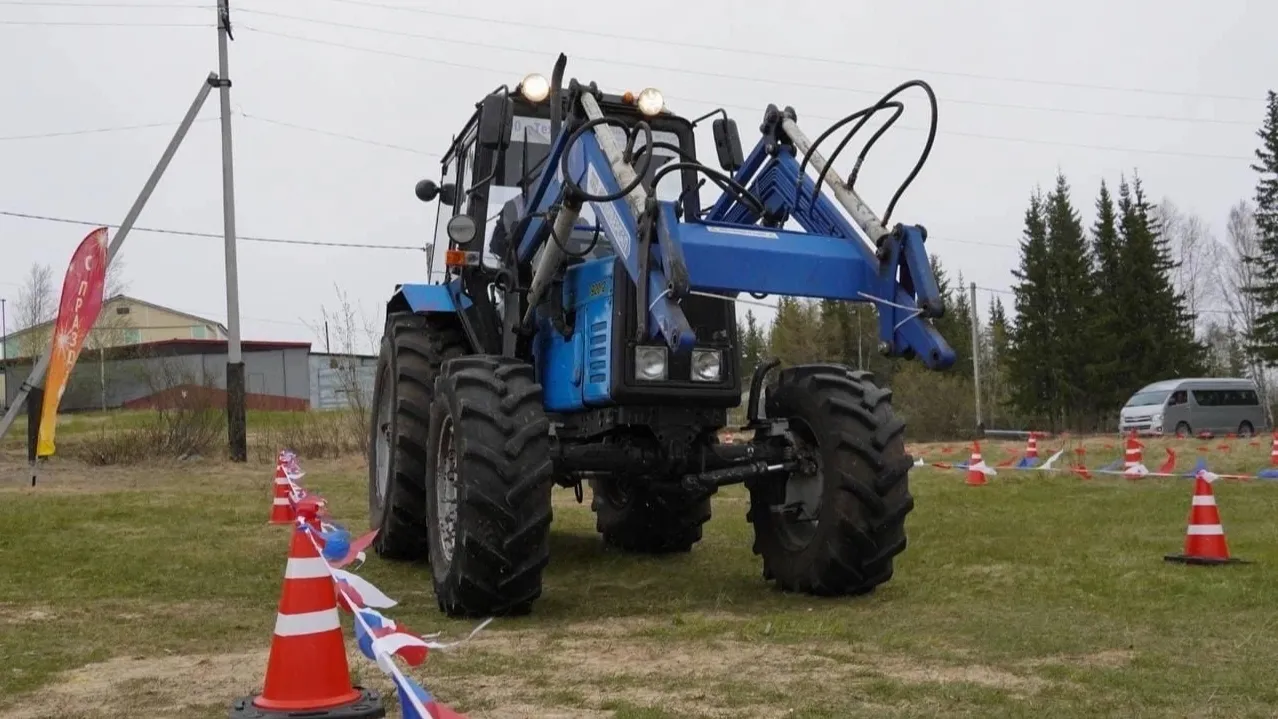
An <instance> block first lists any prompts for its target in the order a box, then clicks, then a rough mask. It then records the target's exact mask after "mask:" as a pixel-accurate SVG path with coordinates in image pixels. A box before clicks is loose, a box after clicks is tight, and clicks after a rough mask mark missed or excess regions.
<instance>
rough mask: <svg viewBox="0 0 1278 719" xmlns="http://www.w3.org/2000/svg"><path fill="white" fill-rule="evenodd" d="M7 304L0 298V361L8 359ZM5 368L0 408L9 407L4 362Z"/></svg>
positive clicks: (6, 367) (6, 372)
mask: <svg viewBox="0 0 1278 719" xmlns="http://www.w3.org/2000/svg"><path fill="white" fill-rule="evenodd" d="M5 302H8V300H6V299H5V298H3V297H0V361H4V360H8V359H9V320H8V319H7V318H6V317H5V313H4V303H5ZM5 365H6V366H5V367H4V370H3V371H0V374H3V375H4V394H3V395H0V408H4V407H8V406H9V367H8V362H5Z"/></svg>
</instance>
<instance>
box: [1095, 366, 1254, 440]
mask: <svg viewBox="0 0 1278 719" xmlns="http://www.w3.org/2000/svg"><path fill="white" fill-rule="evenodd" d="M1268 415H1269V413H1268V412H1266V411H1265V407H1264V406H1263V405H1262V404H1261V402H1260V392H1259V391H1257V388H1256V383H1255V382H1253V381H1252V380H1249V379H1235V378H1225V377H1204V378H1194V379H1173V380H1166V381H1163V382H1155V383H1153V384H1151V385H1146V386H1145V387H1142V388H1141V389H1140V391H1138V392H1137V393H1136V394H1134V395H1132V397H1131V399H1129V400H1127V404H1125V405H1123V409H1122V411H1121V412H1120V413H1119V420H1118V430H1119V432H1121V433H1123V434H1127V433H1129V432H1131V431H1132V430H1136V432H1137V434H1152V435H1161V434H1176V435H1180V436H1190V435H1195V434H1198V433H1199V432H1203V431H1208V432H1211V433H1212V434H1217V435H1219V434H1229V433H1231V432H1234V433H1237V434H1238V436H1240V437H1250V436H1252V435H1254V434H1256V433H1257V432H1259V431H1264V432H1268V431H1270V426H1269V421H1268Z"/></svg>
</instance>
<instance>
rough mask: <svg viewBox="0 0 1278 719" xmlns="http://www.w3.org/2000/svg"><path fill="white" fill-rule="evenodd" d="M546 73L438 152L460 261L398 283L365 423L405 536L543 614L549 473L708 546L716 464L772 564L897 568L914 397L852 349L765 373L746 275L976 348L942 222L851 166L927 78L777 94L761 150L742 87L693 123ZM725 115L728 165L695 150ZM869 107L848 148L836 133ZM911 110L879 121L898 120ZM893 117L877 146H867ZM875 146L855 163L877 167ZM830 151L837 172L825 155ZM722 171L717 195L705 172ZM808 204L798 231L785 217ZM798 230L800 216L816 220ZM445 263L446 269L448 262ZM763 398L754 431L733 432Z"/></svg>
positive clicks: (871, 573)
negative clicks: (802, 106)
mask: <svg viewBox="0 0 1278 719" xmlns="http://www.w3.org/2000/svg"><path fill="white" fill-rule="evenodd" d="M565 64H566V58H565V57H564V56H563V55H561V56H560V57H559V59H558V62H557V63H556V65H555V68H554V72H553V73H552V76H551V77H550V78H549V79H547V78H546V77H544V76H542V75H536V74H534V75H529V76H528V77H526V78H525V79H524V80H523V81H522V82H521V83H520V84H519V85H518V86H517V87H515V88H514V89H513V90H512V89H510V88H508V87H507V86H504V85H503V86H502V87H499V88H498V89H497V90H495V91H493V92H492V93H491V94H489V95H488V96H486V97H484V98H483V99H482V100H481V101H480V102H479V103H478V104H477V105H476V110H475V113H474V115H473V116H472V117H471V119H470V121H469V122H467V123H466V125H465V127H464V128H463V129H462V131H461V133H460V134H459V135H458V136H457V137H456V139H455V140H454V141H453V143H452V145H451V146H450V147H449V149H448V152H447V153H446V154H445V156H444V158H443V161H442V179H441V181H440V182H439V183H436V182H434V181H431V180H423V181H421V182H420V183H418V185H417V188H416V194H417V197H418V198H419V199H421V200H422V201H426V202H429V201H434V200H438V201H439V202H441V203H442V204H443V205H444V206H445V207H441V211H440V213H439V220H438V223H437V225H438V226H437V231H436V242H435V250H437V252H436V255H438V254H442V255H443V257H444V266H443V268H442V269H434V270H433V271H430V275H431V281H428V282H427V283H425V284H403V285H400V286H399V287H398V288H397V289H396V291H395V293H394V295H393V296H392V297H391V299H390V301H389V302H388V303H387V307H386V323H385V332H384V336H383V338H382V344H381V355H380V359H379V362H378V369H377V379H376V383H375V388H374V401H373V405H374V412H373V419H372V421H371V426H370V458H369V459H370V461H369V490H368V496H369V512H370V515H371V517H370V519H371V524H372V526H373V527H376V528H378V529H379V530H380V532H379V534H378V536H377V539H376V544H375V549H376V551H377V552H378V553H379V554H380V555H381V556H383V557H387V558H393V559H403V560H411V559H420V558H428V559H429V563H430V567H431V572H432V574H433V582H434V589H435V595H436V597H437V599H438V603H439V607H440V609H441V610H442V611H443V612H445V613H447V614H448V615H450V616H477V615H480V616H490V615H512V614H524V613H527V612H529V611H530V610H531V608H532V606H533V604H534V603H535V601H536V600H537V599H538V598H539V597H540V596H541V594H542V573H543V571H544V569H545V567H546V566H547V563H548V562H549V559H550V548H549V532H550V525H551V514H552V509H551V492H552V489H553V486H554V485H556V484H557V485H559V486H562V487H566V488H571V489H573V490H574V491H575V494H576V499H577V501H579V502H580V501H582V500H583V496H584V490H583V483H588V484H589V485H590V490H591V495H592V508H593V510H594V512H595V514H596V521H597V528H598V531H599V533H600V534H601V535H602V538H603V541H604V542H605V543H606V544H607V545H609V546H612V547H615V548H618V549H621V550H626V551H632V552H644V553H670V552H686V551H689V550H690V549H691V548H692V546H693V545H694V544H696V542H697V541H699V540H700V539H701V536H702V526H703V525H704V524H705V522H706V521H707V520H708V519H709V518H710V511H711V503H710V498H711V495H713V494H714V493H715V492H716V491H717V490H718V489H719V488H720V487H724V486H727V485H731V484H738V483H744V484H745V486H746V488H747V489H748V491H749V500H750V509H749V511H748V513H747V515H746V518H747V520H748V521H749V522H750V523H751V524H752V525H753V528H754V552H755V554H757V555H760V556H761V559H762V567H763V577H764V578H765V580H771V581H774V582H775V583H776V584H777V585H778V586H780V587H781V588H782V589H785V590H789V591H797V592H807V593H810V594H816V595H857V594H864V593H867V592H870V591H873V590H874V588H875V587H877V586H878V585H879V584H882V583H883V582H885V581H887V580H888V579H889V578H891V576H892V571H893V560H894V558H895V557H896V555H897V554H899V553H900V552H901V551H902V550H903V549H904V548H905V544H906V537H905V526H904V523H905V517H906V515H907V514H908V513H909V512H910V511H911V509H912V508H913V504H914V500H913V498H912V497H911V495H910V491H909V486H908V475H909V472H910V468H911V466H912V465H913V460H912V458H911V457H910V456H909V455H908V454H907V453H906V451H905V445H904V439H903V433H904V429H905V427H904V423H903V422H902V421H901V420H900V419H899V418H897V417H896V416H895V415H894V414H893V411H892V404H891V401H892V393H891V391H890V390H888V389H886V388H884V387H881V386H879V385H877V384H876V383H875V380H874V378H873V377H872V376H871V375H870V374H869V373H868V372H862V371H855V370H853V369H850V368H848V367H846V366H843V365H839V364H812V365H801V366H792V367H786V368H784V369H780V370H779V371H777V372H776V373H775V374H774V375H773V379H771V380H770V381H769V380H768V375H769V374H770V373H772V371H773V370H775V369H776V368H777V366H778V365H779V362H777V361H776V360H770V361H767V362H764V363H763V364H762V365H761V366H760V367H758V368H757V369H756V370H755V371H754V373H753V375H752V376H751V377H743V376H742V374H741V367H740V360H739V355H740V347H739V344H740V341H741V338H740V337H738V333H737V316H736V299H737V298H738V297H739V296H740V295H741V294H742V293H746V294H748V295H750V296H752V297H755V298H763V297H766V296H767V295H789V296H803V297H816V298H830V299H836V300H845V301H851V302H869V303H873V305H874V306H875V307H876V308H877V314H878V319H879V327H880V337H881V340H882V341H881V344H880V350H881V351H882V352H883V353H884V354H886V355H890V356H904V357H907V358H908V357H917V358H919V359H920V360H921V361H922V362H923V363H924V364H925V365H926V366H928V367H930V368H933V369H945V368H947V367H949V366H951V365H952V364H953V362H954V352H953V350H952V349H950V347H949V346H948V345H947V344H946V343H945V340H944V339H943V338H942V337H941V336H940V335H939V334H938V333H937V332H936V330H935V328H934V327H933V324H932V318H936V317H940V316H941V315H942V313H943V311H944V309H943V307H942V304H941V301H940V297H939V293H938V290H937V285H936V281H935V278H934V277H933V276H932V274H931V270H930V265H929V262H928V257H927V254H926V251H925V249H924V241H925V239H926V232H925V230H924V229H923V228H922V227H919V226H915V225H901V224H897V225H895V226H892V227H891V228H889V227H887V226H886V225H885V223H886V222H887V218H888V217H889V216H890V214H891V210H892V207H891V206H889V207H888V210H887V212H886V213H885V215H884V219H883V220H880V219H879V218H878V217H877V216H876V215H875V213H874V212H873V211H871V210H870V209H869V208H868V207H867V206H866V205H865V203H864V202H863V201H862V200H861V199H860V197H859V196H858V195H857V194H856V192H855V190H854V189H853V187H852V182H851V179H854V178H849V180H844V179H842V178H839V177H837V176H836V175H834V174H831V172H830V170H829V168H830V165H831V162H833V160H834V159H835V158H836V157H837V155H838V153H839V152H841V151H842V149H843V148H844V147H845V146H846V145H847V144H848V141H849V140H850V139H851V138H852V136H853V135H855V134H856V132H857V131H858V130H859V129H860V128H861V127H862V126H863V125H864V124H865V122H866V121H867V120H868V119H869V118H870V117H871V116H873V115H874V114H876V113H878V112H882V111H888V112H890V113H891V118H890V121H889V123H888V125H890V122H891V121H894V120H895V119H896V117H899V116H900V114H901V111H902V110H903V106H902V104H901V102H900V101H897V100H893V97H895V96H896V95H897V94H899V93H900V92H902V91H904V90H905V89H907V88H909V87H918V88H921V89H922V90H924V91H925V92H926V94H927V96H928V99H929V100H930V103H931V109H932V127H931V132H930V133H929V136H928V139H927V143H926V146H925V149H924V150H923V152H922V153H921V155H920V158H919V161H918V164H917V165H915V167H914V170H913V172H912V173H911V174H910V176H909V177H908V178H907V179H906V181H905V182H904V183H903V184H902V186H901V187H900V189H899V190H898V191H897V192H896V195H895V196H894V197H893V199H892V205H895V203H896V201H897V199H899V197H900V196H901V194H902V192H904V190H905V188H906V187H907V186H908V184H909V182H910V181H911V180H912V179H913V177H914V176H915V175H917V173H918V170H919V168H920V167H921V166H922V164H923V163H924V161H925V160H926V158H927V153H928V152H929V151H930V148H931V145H932V140H933V138H934V136H935V130H936V98H935V96H934V95H933V94H932V91H931V89H930V88H929V87H928V86H927V85H926V84H925V83H923V82H919V81H911V82H908V83H905V84H904V85H901V86H900V87H898V88H896V89H895V90H893V91H892V92H890V93H888V94H887V95H885V96H884V97H883V98H882V99H881V100H880V101H879V102H878V103H876V104H875V105H873V106H871V107H868V108H866V109H864V110H861V111H859V112H856V113H853V114H852V115H849V116H848V117H847V118H845V119H844V120H842V121H841V122H839V123H837V124H835V125H834V126H832V127H831V128H830V129H829V130H827V131H826V132H825V133H824V134H822V135H821V136H819V137H818V138H817V139H816V140H815V141H813V140H810V139H808V136H807V135H805V134H804V133H803V132H802V131H801V130H800V129H799V127H798V125H797V124H796V115H795V112H794V110H793V109H792V108H788V107H787V108H785V109H784V110H782V109H778V108H777V107H775V106H769V107H768V108H767V110H766V112H765V113H764V117H763V123H762V126H761V132H762V137H761V138H760V139H759V141H758V143H757V144H756V145H755V146H754V149H753V150H751V151H750V153H749V154H748V155H745V154H744V153H743V152H742V146H741V141H740V138H739V135H738V132H737V127H736V124H735V123H734V122H733V121H732V120H731V119H729V118H728V116H727V114H726V113H724V112H723V111H722V110H720V111H716V112H715V113H711V114H710V115H707V116H705V117H702V118H698V119H696V120H688V119H685V118H683V117H680V116H678V115H675V114H673V113H671V112H670V111H669V110H667V109H666V108H665V103H664V100H663V97H662V95H661V93H660V92H659V91H657V90H655V89H652V88H649V89H646V90H644V91H643V92H641V93H639V94H638V95H637V96H636V95H632V94H631V93H626V94H624V95H620V96H618V95H611V94H608V93H604V92H601V91H600V90H599V89H598V87H597V86H596V85H595V84H594V83H590V84H583V83H581V82H578V81H577V80H572V81H570V82H568V83H567V84H565V83H564V81H563V78H564V68H565ZM716 116H719V117H717V119H714V120H713V124H712V130H713V137H714V143H715V149H716V151H717V154H718V162H719V165H720V167H722V168H723V171H720V170H716V169H712V168H710V167H707V166H705V165H703V164H701V163H700V162H698V160H697V152H696V147H695V143H694V132H693V130H694V128H695V127H696V125H697V124H698V123H699V122H702V121H704V120H706V119H709V118H712V117H716ZM852 123H856V124H854V125H852V127H851V129H849V130H848V131H847V133H846V136H845V137H844V138H843V139H842V141H841V142H840V144H839V145H838V146H837V148H836V149H835V150H834V151H833V153H832V154H831V156H830V158H829V160H827V159H826V158H824V157H823V156H822V155H821V154H820V153H818V152H817V145H819V144H820V143H821V142H823V141H824V140H825V139H826V138H827V137H830V136H832V135H833V134H835V133H836V132H837V131H838V130H839V129H840V128H842V127H845V126H847V125H851V124H852ZM888 125H884V128H883V129H884V130H885V129H887V127H888ZM882 132H883V130H879V131H878V133H877V134H876V135H875V136H873V137H872V138H871V140H870V141H869V143H867V145H866V148H865V150H863V151H862V153H861V158H860V159H864V156H865V151H868V150H869V148H870V146H872V145H873V142H874V141H875V140H877V138H878V136H879V135H880V134H882ZM860 159H858V162H857V166H858V167H859V166H860ZM809 171H812V172H814V173H815V174H816V177H815V179H813V178H812V177H810V176H809ZM707 180H708V181H709V182H711V183H713V184H714V186H715V187H717V188H718V189H719V190H721V193H720V194H719V196H718V198H717V199H716V200H715V201H714V202H713V203H708V204H707V205H703V202H702V199H703V198H702V194H701V192H702V189H703V185H704V184H705V182H706V181H707ZM787 224H788V225H789V226H790V227H794V226H795V225H797V227H794V229H791V228H790V227H787ZM800 228H801V229H800ZM436 276H438V279H437V280H436ZM743 395H745V397H746V399H745V400H744V401H745V402H747V409H746V416H747V418H748V421H747V423H746V425H745V426H744V427H743V428H742V429H743V430H745V431H747V432H749V433H752V437H751V439H750V441H748V442H746V443H721V442H720V441H719V433H720V431H721V430H723V429H725V428H726V427H727V425H728V410H729V409H732V408H735V407H739V406H740V405H741V403H742V401H743Z"/></svg>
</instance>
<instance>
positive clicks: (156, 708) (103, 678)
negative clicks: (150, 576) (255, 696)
mask: <svg viewBox="0 0 1278 719" xmlns="http://www.w3.org/2000/svg"><path fill="white" fill-rule="evenodd" d="M265 662H266V652H265V651H254V652H246V653H241V654H215V655H194V656H191V655H175V656H167V657H154V658H147V659H141V658H135V657H116V658H114V659H109V660H107V661H105V662H99V663H96V664H89V665H87V666H84V667H81V668H79V669H75V670H72V671H69V672H65V673H63V674H61V675H60V676H59V677H58V679H57V680H56V681H54V682H52V683H51V684H50V685H49V686H47V687H45V688H44V689H42V690H40V692H38V693H37V694H35V695H33V696H32V697H30V698H28V699H27V700H26V701H24V702H22V703H20V704H18V705H17V706H14V707H11V708H9V709H7V710H6V711H5V716H6V717H9V718H10V719H43V718H44V717H51V716H69V717H79V716H84V717H97V716H103V717H105V716H118V715H119V714H118V712H120V711H123V710H124V708H125V707H127V708H128V713H134V712H137V711H139V710H142V711H145V713H146V714H147V716H152V717H174V718H175V719H176V718H177V717H181V716H184V715H185V714H186V713H187V712H189V711H190V710H192V709H194V708H196V707H200V706H207V705H210V704H219V703H225V704H226V705H227V706H229V705H230V702H231V700H232V699H233V698H235V697H236V696H239V695H241V694H244V693H245V691H246V687H252V686H254V685H255V684H257V685H260V683H261V675H262V669H263V667H265V665H266V664H265Z"/></svg>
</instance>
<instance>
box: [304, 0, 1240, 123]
mask: <svg viewBox="0 0 1278 719" xmlns="http://www.w3.org/2000/svg"><path fill="white" fill-rule="evenodd" d="M328 1H329V2H334V3H341V4H344V5H353V6H357V7H375V8H381V9H385V10H398V11H403V12H413V13H419V14H422V15H431V16H434V17H443V18H450V19H453V20H467V21H471V22H481V23H490V24H493V25H508V26H513V27H517V28H520V29H523V30H528V29H530V28H531V29H536V30H549V31H552V32H558V33H566V34H586V35H590V36H592V37H600V38H607V39H610V40H629V41H632V42H644V43H649V44H655V45H666V46H670V47H686V48H690V49H694V50H710V51H714V52H729V53H737V54H743V55H750V56H753V57H772V58H777V59H781V60H803V61H807V62H820V63H826V64H831V65H842V66H845V67H866V68H873V69H876V70H893V71H897V72H913V73H923V74H927V75H944V76H949V77H966V78H971V79H978V80H992V81H995V82H1014V83H1022V84H1027V85H1045V86H1055V87H1072V88H1079V89H1087V90H1105V91H1109V92H1125V93H1143V94H1148V95H1167V96H1172V97H1198V98H1205V99H1212V100H1236V101H1240V102H1253V103H1254V102H1258V101H1259V100H1260V98H1258V97H1246V96H1239V95H1221V94H1207V93H1197V92H1185V91H1178V90H1160V89H1155V88H1142V87H1120V86H1116V85H1099V84H1092V83H1083V82H1068V81H1059V80H1042V79H1032V78H1021V77H1010V76H1000V75H982V74H978V73H969V72H959V71H955V70H936V69H925V68H917V67H907V66H902V65H887V64H880V63H869V62H860V61H852V60H834V59H830V58H823V57H815V56H811V55H794V54H790V53H778V52H768V51H766V50H761V49H758V48H753V47H752V48H750V49H748V50H745V49H742V48H733V47H724V46H722V45H708V44H702V43H695V42H687V41H681V40H672V39H669V38H648V37H642V36H638V35H631V34H619V33H608V32H603V31H600V30H595V29H586V28H570V27H564V26H562V25H548V24H538V23H533V22H528V21H526V20H504V19H501V18H488V17H476V16H474V15H463V14H460V13H449V12H443V11H440V10H431V9H427V8H420V7H406V6H404V5H391V4H388V3H380V2H371V1H370V0H328Z"/></svg>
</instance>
